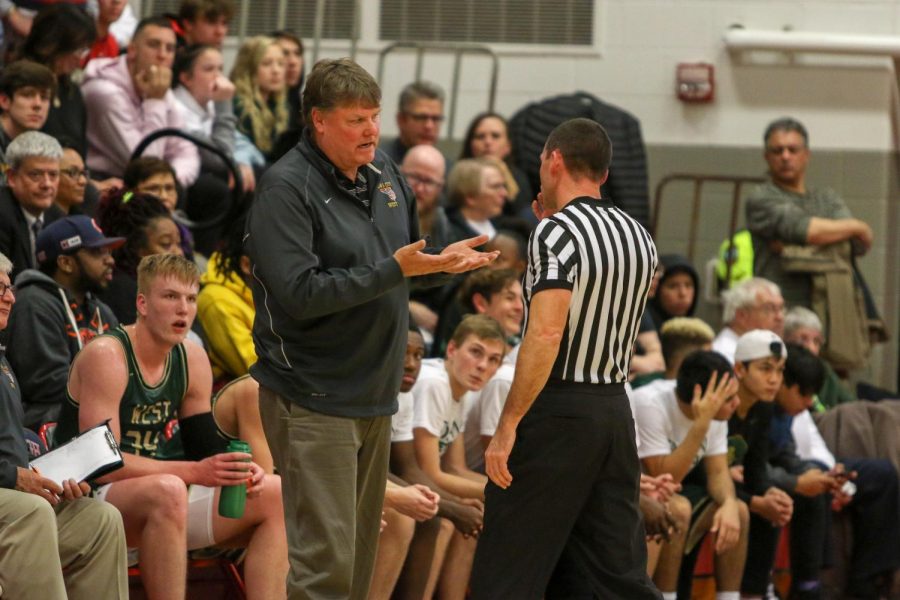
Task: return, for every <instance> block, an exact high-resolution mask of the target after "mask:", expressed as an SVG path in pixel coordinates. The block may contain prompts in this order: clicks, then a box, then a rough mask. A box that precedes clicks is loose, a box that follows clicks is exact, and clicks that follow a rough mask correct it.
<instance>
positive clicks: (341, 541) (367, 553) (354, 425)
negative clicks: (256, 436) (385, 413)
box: [259, 386, 391, 600]
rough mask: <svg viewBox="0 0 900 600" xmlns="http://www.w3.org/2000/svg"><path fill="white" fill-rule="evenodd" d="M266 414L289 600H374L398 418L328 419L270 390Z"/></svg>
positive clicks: (263, 395)
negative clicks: (371, 592)
mask: <svg viewBox="0 0 900 600" xmlns="http://www.w3.org/2000/svg"><path fill="white" fill-rule="evenodd" d="M259 412H260V415H261V416H262V422H263V428H264V429H265V432H266V438H267V440H268V442H269V448H270V449H271V450H272V457H273V458H274V459H275V468H276V469H277V470H278V473H279V474H280V475H281V489H282V496H283V498H284V517H285V519H284V520H285V527H286V528H287V539H288V556H289V558H290V565H291V567H290V572H289V573H288V579H287V590H288V598H289V599H290V600H300V599H303V600H306V599H318V598H351V599H356V598H360V599H362V598H366V596H367V595H368V591H369V583H370V582H371V579H372V570H373V568H374V565H375V554H376V551H377V549H378V535H379V529H380V526H381V508H382V505H383V503H384V489H385V482H386V479H387V464H388V457H389V455H390V432H391V418H390V417H373V418H368V419H350V418H343V417H333V416H329V415H324V414H321V413H317V412H313V411H310V410H306V409H304V408H301V407H300V406H298V405H296V404H294V403H293V402H290V401H289V400H287V399H286V398H283V397H282V396H279V395H278V394H276V393H275V392H273V391H272V390H269V389H267V388H265V387H262V386H260V388H259Z"/></svg>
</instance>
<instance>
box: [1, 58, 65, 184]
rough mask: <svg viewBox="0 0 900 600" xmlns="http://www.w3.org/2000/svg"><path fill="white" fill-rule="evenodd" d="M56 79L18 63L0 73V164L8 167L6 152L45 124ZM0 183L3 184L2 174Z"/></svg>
mask: <svg viewBox="0 0 900 600" xmlns="http://www.w3.org/2000/svg"><path fill="white" fill-rule="evenodd" d="M55 90H56V79H55V78H54V77H53V73H52V72H50V69H48V68H47V67H45V66H44V65H41V64H38V63H35V62H32V61H29V60H20V61H16V62H14V63H12V64H9V65H6V66H5V67H4V68H3V70H2V72H0V111H2V112H0V163H3V164H4V165H7V166H8V161H7V159H6V148H7V146H9V143H10V142H11V141H13V140H14V139H15V138H16V137H17V136H18V135H19V134H21V133H24V132H26V131H37V130H39V129H41V127H43V126H44V123H46V122H47V113H48V112H49V110H50V99H51V98H53V93H54V91H55ZM0 177H3V181H2V183H5V181H6V180H5V174H3V175H0Z"/></svg>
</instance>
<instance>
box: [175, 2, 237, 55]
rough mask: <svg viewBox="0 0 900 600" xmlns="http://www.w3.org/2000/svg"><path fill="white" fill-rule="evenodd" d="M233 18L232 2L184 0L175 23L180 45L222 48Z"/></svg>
mask: <svg viewBox="0 0 900 600" xmlns="http://www.w3.org/2000/svg"><path fill="white" fill-rule="evenodd" d="M233 16H234V2H232V0H182V2H181V6H180V7H179V9H178V17H177V19H176V20H175V21H174V22H173V26H174V27H175V31H176V32H177V33H178V42H179V45H184V46H196V45H209V46H215V47H216V48H222V44H223V43H225V38H226V37H227V36H228V27H229V24H230V22H231V18H232V17H233Z"/></svg>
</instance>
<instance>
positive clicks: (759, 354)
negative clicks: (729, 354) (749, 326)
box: [734, 329, 787, 363]
mask: <svg viewBox="0 0 900 600" xmlns="http://www.w3.org/2000/svg"><path fill="white" fill-rule="evenodd" d="M769 356H774V357H775V358H786V357H787V348H786V347H785V345H784V342H783V341H781V338H780V337H778V335H777V334H775V333H773V332H771V331H768V330H767V329H754V330H752V331H748V332H747V333H745V334H744V335H742V336H741V337H740V338H738V341H737V348H735V350H734V362H736V363H738V362H747V361H750V360H757V359H759V358H767V357H769Z"/></svg>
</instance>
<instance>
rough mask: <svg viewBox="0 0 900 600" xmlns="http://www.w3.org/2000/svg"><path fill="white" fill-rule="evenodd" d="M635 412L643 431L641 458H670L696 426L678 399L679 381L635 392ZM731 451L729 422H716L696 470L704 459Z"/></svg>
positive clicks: (696, 459)
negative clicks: (729, 448)
mask: <svg viewBox="0 0 900 600" xmlns="http://www.w3.org/2000/svg"><path fill="white" fill-rule="evenodd" d="M634 410H635V415H636V417H637V427H638V430H639V431H640V444H639V445H638V457H640V458H646V457H648V456H666V455H669V454H672V452H673V451H674V450H675V449H676V448H677V447H678V446H679V445H681V443H682V442H683V441H684V438H686V437H687V434H688V432H689V431H690V429H691V426H692V425H693V421H691V420H690V419H688V418H687V417H686V416H685V415H684V413H683V412H681V409H679V408H678V398H676V397H675V380H674V379H659V380H656V381H654V382H652V383H648V384H647V385H645V386H642V387H640V388H638V389H637V390H635V391H634ZM727 452H728V423H727V422H725V421H715V420H714V421H712V422H710V424H709V430H707V432H706V438H705V439H704V440H703V443H701V444H700V449H699V450H698V451H697V456H696V457H694V460H693V462H692V463H691V467H692V468H693V467H694V466H695V465H696V464H697V463H698V462H700V459H702V458H703V457H704V456H718V455H720V454H726V453H727Z"/></svg>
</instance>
